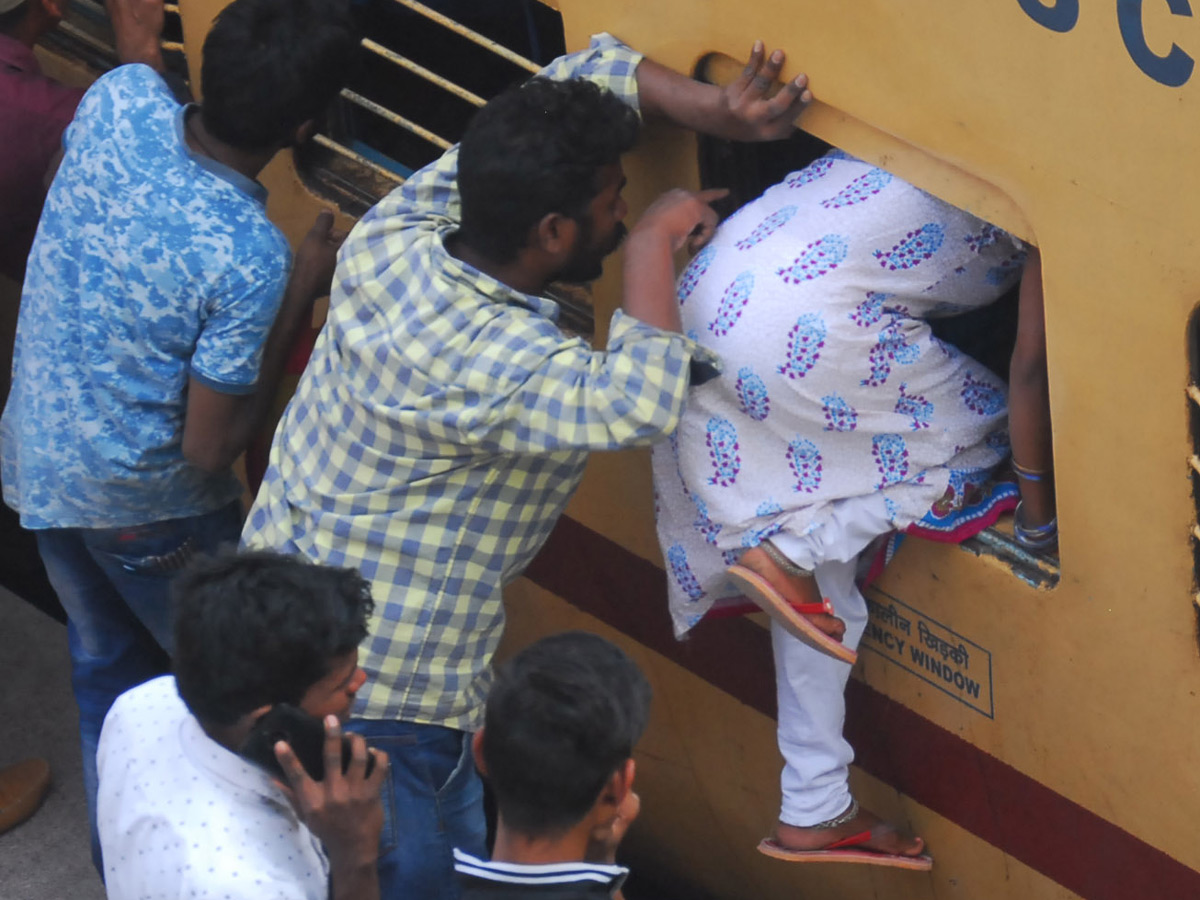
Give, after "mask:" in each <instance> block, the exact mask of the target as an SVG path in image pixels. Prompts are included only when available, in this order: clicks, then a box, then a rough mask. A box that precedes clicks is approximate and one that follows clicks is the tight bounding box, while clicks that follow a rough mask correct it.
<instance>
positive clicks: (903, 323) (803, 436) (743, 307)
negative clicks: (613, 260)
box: [653, 151, 1024, 634]
mask: <svg viewBox="0 0 1200 900" xmlns="http://www.w3.org/2000/svg"><path fill="white" fill-rule="evenodd" d="M1023 262H1024V251H1023V250H1022V248H1021V246H1020V244H1019V243H1018V242H1017V241H1015V240H1014V239H1013V238H1011V237H1009V236H1008V235H1007V234H1005V233H1004V232H1002V231H1000V230H999V229H996V228H995V227H993V226H991V225H989V224H987V223H986V222H983V221H981V220H979V219H976V218H975V217H973V216H971V215H969V214H967V213H965V212H962V211H961V210H958V209H955V208H954V207H952V206H950V205H949V204H946V203H944V202H942V201H940V200H938V199H936V198H934V197H931V196H930V195H928V194H926V193H924V192H923V191H920V190H918V189H917V188H915V187H913V186H911V185H909V184H906V183H904V182H903V181H901V180H900V179H898V178H895V177H893V176H892V175H890V174H889V173H887V172H885V171H883V170H882V169H877V168H874V167H872V166H870V165H868V164H867V163H864V162H861V161H859V160H857V159H853V158H851V157H848V156H846V155H845V154H844V153H841V152H840V151H833V152H831V153H830V154H827V155H826V156H824V157H822V158H821V159H819V160H817V161H816V162H814V163H813V164H812V165H810V166H808V167H807V168H805V169H803V170H801V171H799V172H794V173H792V174H791V175H789V176H788V177H787V178H786V179H785V180H784V181H783V182H782V183H780V184H777V185H775V186H774V187H772V188H770V189H768V190H767V191H766V192H765V193H764V194H763V195H762V196H761V197H759V198H758V199H757V200H755V201H753V202H751V203H749V204H747V205H746V206H744V207H742V209H741V210H739V211H738V212H737V213H736V214H735V215H733V216H732V217H730V218H729V219H728V220H727V221H726V222H724V223H723V224H722V225H721V227H720V228H719V229H718V231H717V234H716V236H715V237H714V239H713V241H712V242H711V243H710V244H709V245H708V246H707V247H705V248H704V249H703V250H702V251H701V252H700V253H699V254H698V255H697V256H696V257H695V258H694V259H693V260H692V262H691V264H690V265H689V266H688V268H687V269H686V271H685V272H684V273H683V276H682V277H681V279H680V281H679V285H678V295H679V301H680V304H681V312H682V316H683V323H684V329H685V331H686V332H687V333H688V335H689V336H691V337H692V338H694V339H695V340H697V341H699V342H700V343H701V344H702V345H704V346H705V347H708V348H709V349H711V350H714V351H716V352H717V353H718V354H719V355H720V356H721V359H722V362H723V365H724V374H723V375H722V376H721V377H720V378H718V379H715V380H713V381H710V382H708V383H707V384H704V385H702V386H700V387H697V388H693V389H692V390H691V391H690V393H689V396H688V405H687V409H686V411H685V414H684V417H683V419H682V421H681V423H680V426H679V429H678V431H677V432H676V434H675V435H674V436H673V437H672V439H671V442H670V444H669V445H659V446H658V447H656V448H655V450H654V454H653V456H654V476H655V479H654V480H655V488H656V491H657V499H658V531H659V540H660V542H661V544H662V548H663V555H664V556H665V558H666V560H667V568H668V581H669V585H670V598H671V613H672V619H673V621H674V624H675V629H676V632H677V633H678V634H682V633H684V632H686V631H687V630H688V629H689V628H691V627H692V626H693V625H694V624H695V623H696V622H698V621H699V619H700V618H701V617H702V616H703V615H704V614H705V613H706V612H707V611H708V610H709V609H710V608H711V607H712V606H713V604H714V603H715V602H719V601H721V600H724V599H727V598H732V597H734V596H736V595H737V594H738V591H737V590H736V589H735V588H734V587H733V586H732V585H731V584H729V583H728V581H727V580H726V578H725V577H724V571H725V569H726V567H727V566H729V565H730V564H731V563H732V562H734V561H736V559H737V557H738V554H739V553H740V551H741V550H743V549H744V548H746V547H752V546H756V545H757V544H759V543H760V542H761V541H763V540H765V539H766V538H768V537H771V536H773V535H780V537H781V538H782V539H784V541H785V542H786V543H787V544H788V546H789V547H797V546H806V547H807V549H809V550H811V551H812V552H811V553H807V552H806V553H805V554H803V555H804V556H805V557H806V558H804V559H797V562H798V563H800V564H802V565H805V566H806V567H811V566H815V565H819V564H820V563H822V562H824V561H825V560H824V559H823V557H822V551H821V548H822V546H823V542H822V540H821V536H820V533H821V529H822V528H826V527H830V528H832V527H833V526H834V525H835V518H836V514H837V513H836V510H837V509H838V504H839V503H841V502H842V501H846V500H851V499H853V498H859V497H868V496H871V495H873V494H875V493H877V492H880V493H882V495H883V498H884V502H885V504H886V511H887V515H888V517H889V519H890V522H891V524H892V526H893V527H895V528H897V529H902V528H905V527H906V526H908V525H910V524H912V523H913V522H915V521H916V520H918V519H920V518H921V517H922V516H923V515H925V513H927V512H928V511H929V509H930V508H931V506H932V505H933V504H934V503H935V502H937V501H939V500H941V499H942V498H943V497H944V496H946V495H947V493H948V491H950V492H952V493H953V494H954V496H951V497H949V500H950V501H957V500H961V499H962V498H961V494H962V493H963V490H962V488H963V486H964V485H965V484H966V483H967V482H968V481H971V480H974V481H976V482H977V481H978V478H979V476H980V475H981V473H983V472H986V470H987V469H989V468H991V467H992V466H995V465H996V464H997V463H999V462H1000V461H1002V460H1003V459H1004V458H1005V457H1006V456H1007V454H1008V437H1007V432H1006V427H1005V426H1006V419H1007V397H1006V389H1005V386H1004V384H1003V383H1002V382H1001V381H1000V379H998V378H997V377H996V376H995V375H993V374H992V373H991V372H989V371H988V370H987V369H986V368H985V367H984V366H982V365H980V364H979V363H977V362H976V361H975V360H973V359H971V358H970V357H968V356H966V355H964V354H963V353H961V352H960V351H958V350H957V349H955V348H954V347H952V346H950V345H948V344H945V343H943V342H941V341H939V340H938V339H937V338H936V337H934V335H933V333H932V331H931V330H930V327H929V324H928V322H927V321H926V320H927V319H928V318H931V317H934V316H944V315H953V314H955V313H958V312H965V311H966V310H969V309H972V308H976V307H979V306H983V305H985V304H988V303H991V302H992V301H994V300H996V299H997V298H999V297H1000V295H1001V294H1003V293H1004V291H1005V290H1007V289H1008V288H1009V287H1011V285H1012V284H1013V282H1014V281H1015V280H1016V278H1017V277H1018V275H1019V273H1020V271H1021V267H1022V264H1023Z"/></svg>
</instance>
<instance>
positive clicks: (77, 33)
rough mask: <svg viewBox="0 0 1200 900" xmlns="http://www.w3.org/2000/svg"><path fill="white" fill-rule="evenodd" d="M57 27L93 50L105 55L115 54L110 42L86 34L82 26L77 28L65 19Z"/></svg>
mask: <svg viewBox="0 0 1200 900" xmlns="http://www.w3.org/2000/svg"><path fill="white" fill-rule="evenodd" d="M58 28H59V30H60V31H61V32H62V33H63V34H66V35H69V36H70V37H72V38H74V39H75V40H77V41H81V42H82V43H84V44H87V45H88V46H89V47H91V48H92V49H93V50H98V51H99V52H101V53H103V54H105V55H107V56H115V55H116V52H117V51H116V48H115V47H113V46H111V45H110V44H106V43H104V41H102V40H100V39H99V38H95V37H92V36H91V35H90V34H88V33H87V32H86V31H84V30H83V29H82V28H77V27H76V26H74V25H72V24H71V23H70V22H65V21H64V22H59V23H58Z"/></svg>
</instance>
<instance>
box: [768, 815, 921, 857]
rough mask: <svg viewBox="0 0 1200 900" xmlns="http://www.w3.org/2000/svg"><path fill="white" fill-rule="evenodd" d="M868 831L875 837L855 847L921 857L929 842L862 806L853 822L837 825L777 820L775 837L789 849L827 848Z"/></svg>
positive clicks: (776, 841) (776, 840)
mask: <svg viewBox="0 0 1200 900" xmlns="http://www.w3.org/2000/svg"><path fill="white" fill-rule="evenodd" d="M864 831H869V832H870V833H871V836H870V837H869V838H868V839H867V840H865V841H863V842H862V843H860V844H859V843H856V844H855V845H854V847H855V849H858V850H874V851H875V852H876V853H886V854H890V855H892V856H920V854H921V851H922V850H924V849H925V842H924V841H923V840H921V838H919V837H912V838H909V837H903V836H902V835H901V834H900V833H899V832H898V831H897V830H896V827H895V826H894V825H891V824H889V823H887V822H885V821H883V820H882V819H881V818H879V816H877V815H875V813H873V812H871V811H870V810H866V809H861V808H860V809H859V811H858V815H856V816H855V817H854V818H853V819H851V820H850V821H849V822H845V823H843V824H841V825H838V826H835V827H833V828H812V827H810V828H801V827H800V826H798V825H787V824H785V823H783V822H777V823H776V825H775V835H774V839H775V843H777V844H779V846H781V847H784V848H786V849H788V850H823V849H825V848H827V847H828V846H829V845H830V844H833V843H836V842H837V841H841V840H844V839H845V838H848V837H852V836H854V835H856V834H861V833H863V832H864Z"/></svg>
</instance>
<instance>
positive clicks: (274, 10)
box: [200, 0, 358, 150]
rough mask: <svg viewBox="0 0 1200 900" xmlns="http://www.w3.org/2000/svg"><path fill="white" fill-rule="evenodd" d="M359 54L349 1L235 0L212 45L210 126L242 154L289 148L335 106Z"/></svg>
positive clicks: (207, 80)
mask: <svg viewBox="0 0 1200 900" xmlns="http://www.w3.org/2000/svg"><path fill="white" fill-rule="evenodd" d="M357 49H358V37H357V34H356V32H355V28H354V24H353V21H352V19H351V17H350V5H349V2H348V0H233V2H232V3H231V4H229V6H227V7H225V9H223V10H222V11H221V13H220V15H219V16H218V17H217V20H216V22H214V23H213V27H212V30H211V31H209V33H208V37H207V38H205V40H204V53H203V60H202V62H201V68H200V86H201V91H202V94H203V100H202V103H201V115H202V116H203V117H204V127H205V128H206V129H207V130H208V131H209V132H210V133H212V134H213V135H214V136H215V137H217V138H218V139H219V140H222V141H224V142H225V143H227V144H231V145H233V146H234V147H237V148H239V149H242V150H266V149H270V148H273V147H277V146H280V145H282V144H285V143H287V142H288V140H289V139H290V138H291V137H292V136H293V135H294V134H295V131H296V129H297V128H299V127H300V126H301V125H303V124H304V123H305V122H306V121H308V120H309V119H313V118H315V117H317V116H319V115H320V114H321V113H322V112H323V111H324V110H325V108H326V107H328V106H329V104H330V103H332V102H333V98H334V97H335V96H337V93H338V91H339V90H341V87H342V85H343V84H345V83H346V81H347V79H348V78H349V77H350V73H351V70H352V68H353V66H354V63H355V60H356V56H357Z"/></svg>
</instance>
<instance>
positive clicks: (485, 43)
mask: <svg viewBox="0 0 1200 900" xmlns="http://www.w3.org/2000/svg"><path fill="white" fill-rule="evenodd" d="M396 2H397V3H399V4H400V5H401V6H406V7H408V8H409V9H411V10H412V11H413V12H415V13H419V14H420V15H422V16H424V17H425V18H427V19H429V20H431V21H433V22H437V23H438V24H439V25H443V26H445V27H446V28H448V29H450V30H451V31H453V32H454V33H455V34H457V35H460V36H462V37H465V38H466V39H467V40H469V41H471V42H473V43H475V44H478V45H479V46H480V47H483V48H485V49H487V50H491V51H492V52H493V53H495V54H496V55H497V56H499V57H501V58H503V59H506V60H508V61H509V62H510V63H512V64H513V65H516V66H520V67H521V68H522V69H525V70H526V71H528V72H540V71H541V69H542V67H541V66H539V65H538V64H537V63H535V62H534V61H533V60H531V59H526V58H525V57H524V56H521V55H520V54H519V53H513V51H511V50H509V49H508V48H507V47H505V46H503V45H501V44H497V43H496V42H495V41H493V40H492V39H491V38H487V37H484V36H483V35H482V34H480V33H479V32H477V31H472V30H471V29H470V28H467V27H466V26H465V25H460V24H459V23H458V22H456V21H454V20H453V19H451V18H450V17H449V16H444V15H442V14H441V13H440V12H437V11H436V10H433V9H430V8H429V7H428V6H426V5H425V4H423V3H418V2H417V0H396ZM481 105H482V104H481Z"/></svg>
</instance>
